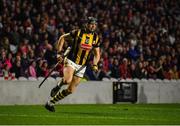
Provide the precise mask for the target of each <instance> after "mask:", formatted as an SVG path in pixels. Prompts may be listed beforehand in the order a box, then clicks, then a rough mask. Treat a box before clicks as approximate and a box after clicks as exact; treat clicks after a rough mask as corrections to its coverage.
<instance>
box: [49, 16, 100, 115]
mask: <svg viewBox="0 0 180 126" xmlns="http://www.w3.org/2000/svg"><path fill="white" fill-rule="evenodd" d="M96 27H97V19H96V18H94V17H88V19H87V22H86V24H85V27H84V28H82V29H77V30H73V31H71V32H70V33H67V34H64V35H62V36H60V38H59V40H58V42H57V45H56V48H57V51H58V54H62V53H61V52H62V48H63V45H64V43H65V42H67V43H68V44H69V45H71V50H70V52H69V55H68V56H67V58H66V59H65V61H64V70H63V73H64V75H63V78H62V80H61V81H60V82H59V83H58V84H57V85H56V86H55V87H54V88H53V89H52V90H51V93H50V95H51V97H52V98H51V99H50V100H49V101H47V103H46V104H45V108H46V109H48V110H49V111H51V112H55V108H54V105H55V103H56V102H58V101H59V100H61V99H63V98H64V97H66V96H68V95H69V94H71V93H73V92H74V91H75V89H76V87H77V85H78V84H79V83H80V80H81V78H82V77H83V75H84V72H85V70H86V64H87V62H88V61H89V60H88V59H89V57H90V54H91V53H93V54H94V58H93V66H92V70H94V71H97V70H98V66H97V64H98V62H99V60H100V41H99V36H98V34H97V33H96V32H95V31H96ZM58 60H59V61H61V60H63V56H62V55H59V56H58ZM66 84H67V85H68V86H67V89H64V90H62V91H60V89H61V87H62V86H63V85H66Z"/></svg>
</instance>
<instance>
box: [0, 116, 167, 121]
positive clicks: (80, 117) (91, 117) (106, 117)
mask: <svg viewBox="0 0 180 126" xmlns="http://www.w3.org/2000/svg"><path fill="white" fill-rule="evenodd" d="M3 116H9V117H37V118H39V117H46V118H54V117H58V115H26V114H17V115H15V114H0V117H3ZM66 117H69V116H66ZM69 118H76V119H82V118H88V119H94V118H100V119H121V120H147V121H148V120H149V121H158V120H159V121H167V120H165V119H147V118H146V119H144V118H132V117H131V118H129V117H127V118H123V117H108V116H84V117H82V116H74V117H69Z"/></svg>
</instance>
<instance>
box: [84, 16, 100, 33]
mask: <svg viewBox="0 0 180 126" xmlns="http://www.w3.org/2000/svg"><path fill="white" fill-rule="evenodd" d="M96 25H97V19H96V18H94V17H88V19H87V23H86V29H87V31H88V32H91V33H93V32H95V31H96Z"/></svg>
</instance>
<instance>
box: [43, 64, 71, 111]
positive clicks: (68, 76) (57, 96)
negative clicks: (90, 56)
mask: <svg viewBox="0 0 180 126" xmlns="http://www.w3.org/2000/svg"><path fill="white" fill-rule="evenodd" d="M73 73H74V69H73V68H72V67H70V66H67V67H64V79H63V80H64V82H66V83H67V84H69V83H70V82H71V81H72V78H73ZM53 89H54V88H53ZM53 89H52V90H53ZM51 92H52V91H51ZM54 94H55V95H54V97H53V98H52V99H51V100H50V101H48V102H47V103H46V105H45V108H46V109H48V110H49V111H51V112H54V111H55V109H54V104H55V103H56V102H57V101H59V100H60V99H62V98H61V97H60V96H63V97H65V96H67V95H69V94H70V93H69V92H68V91H67V90H63V91H62V92H59V89H58V90H57V91H56V92H55V93H54Z"/></svg>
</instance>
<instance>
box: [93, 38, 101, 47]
mask: <svg viewBox="0 0 180 126" xmlns="http://www.w3.org/2000/svg"><path fill="white" fill-rule="evenodd" d="M94 41H95V44H94V45H93V47H94V48H98V47H100V46H101V42H100V39H99V36H98V35H96V38H95V40H94Z"/></svg>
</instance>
